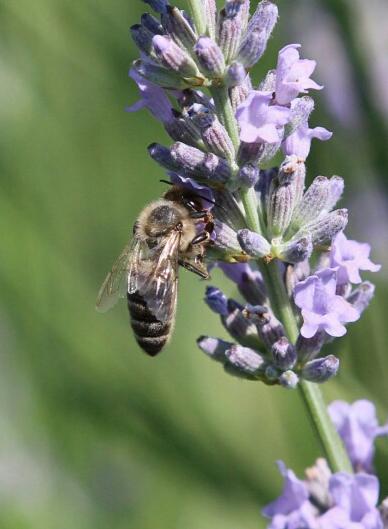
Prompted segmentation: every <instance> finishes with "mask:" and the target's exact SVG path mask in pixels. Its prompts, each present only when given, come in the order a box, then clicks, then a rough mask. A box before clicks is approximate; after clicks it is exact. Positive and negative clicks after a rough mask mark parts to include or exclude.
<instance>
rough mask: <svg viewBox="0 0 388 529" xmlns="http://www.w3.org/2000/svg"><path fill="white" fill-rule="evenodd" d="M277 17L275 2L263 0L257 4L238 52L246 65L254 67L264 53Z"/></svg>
mask: <svg viewBox="0 0 388 529" xmlns="http://www.w3.org/2000/svg"><path fill="white" fill-rule="evenodd" d="M277 17H278V9H277V7H276V5H275V4H272V3H271V2H268V1H267V0H263V1H262V2H260V4H259V5H258V6H257V9H256V12H255V13H254V15H253V16H252V18H251V20H250V22H249V24H248V30H247V35H246V37H245V39H244V40H243V42H242V44H241V46H240V50H239V53H238V57H239V59H240V61H241V62H242V63H243V64H244V65H245V66H247V67H252V66H253V65H254V64H255V63H256V62H257V61H258V60H259V59H260V57H261V56H262V55H263V53H264V51H265V49H266V47H267V42H268V39H269V37H270V35H271V33H272V30H273V28H274V26H275V24H276V20H277Z"/></svg>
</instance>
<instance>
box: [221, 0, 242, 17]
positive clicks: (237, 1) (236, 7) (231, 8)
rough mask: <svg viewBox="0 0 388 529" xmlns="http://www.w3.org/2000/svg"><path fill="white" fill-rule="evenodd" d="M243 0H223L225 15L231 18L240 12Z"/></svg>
mask: <svg viewBox="0 0 388 529" xmlns="http://www.w3.org/2000/svg"><path fill="white" fill-rule="evenodd" d="M245 3H246V1H245V0H225V9H224V11H225V15H226V16H227V17H230V18H233V17H236V16H237V15H239V14H240V13H241V10H242V8H243V5H244V4H245Z"/></svg>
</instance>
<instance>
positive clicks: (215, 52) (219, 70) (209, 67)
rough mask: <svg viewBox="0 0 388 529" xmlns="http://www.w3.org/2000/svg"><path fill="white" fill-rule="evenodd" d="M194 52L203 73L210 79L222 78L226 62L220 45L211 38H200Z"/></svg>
mask: <svg viewBox="0 0 388 529" xmlns="http://www.w3.org/2000/svg"><path fill="white" fill-rule="evenodd" d="M194 52H195V54H196V56H197V58H198V61H199V63H200V65H201V67H202V71H203V73H204V74H205V75H206V76H208V77H210V78H217V77H222V76H223V74H224V71H225V60H224V56H223V54H222V51H221V50H220V48H219V47H218V45H217V44H216V43H215V42H214V41H213V40H212V39H211V38H209V37H200V38H199V39H198V40H197V43H196V44H195V46H194Z"/></svg>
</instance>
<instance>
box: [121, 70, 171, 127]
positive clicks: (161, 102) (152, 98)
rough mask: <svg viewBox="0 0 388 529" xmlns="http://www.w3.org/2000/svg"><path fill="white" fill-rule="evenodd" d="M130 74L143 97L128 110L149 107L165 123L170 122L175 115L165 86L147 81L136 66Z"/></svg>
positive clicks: (134, 110)
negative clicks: (161, 86)
mask: <svg viewBox="0 0 388 529" xmlns="http://www.w3.org/2000/svg"><path fill="white" fill-rule="evenodd" d="M129 76H130V77H132V79H133V80H134V81H135V83H136V84H137V86H138V88H139V90H140V95H141V99H139V101H137V102H136V103H134V104H133V105H131V106H130V107H127V109H126V110H127V112H136V111H137V110H141V109H142V108H147V109H148V110H149V111H150V112H151V114H152V115H153V116H154V117H155V118H156V119H157V120H159V121H161V122H162V123H164V124H166V123H170V122H171V121H172V120H173V118H174V116H173V113H172V110H171V103H170V101H169V99H168V97H167V96H166V93H165V91H164V90H163V88H160V86H156V85H154V84H153V83H151V82H150V81H147V79H145V78H144V77H142V76H141V75H140V74H139V73H138V72H137V71H136V70H135V69H134V68H131V69H130V71H129Z"/></svg>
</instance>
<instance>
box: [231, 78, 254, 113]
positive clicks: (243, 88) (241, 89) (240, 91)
mask: <svg viewBox="0 0 388 529" xmlns="http://www.w3.org/2000/svg"><path fill="white" fill-rule="evenodd" d="M251 89H252V82H251V80H250V77H249V75H247V76H246V77H245V80H244V82H243V83H242V84H240V85H238V86H233V87H231V88H229V99H230V102H231V103H232V108H233V111H234V112H236V110H237V108H238V107H239V106H240V105H241V103H244V101H245V100H246V98H247V97H248V95H249V91H250V90H251Z"/></svg>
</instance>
